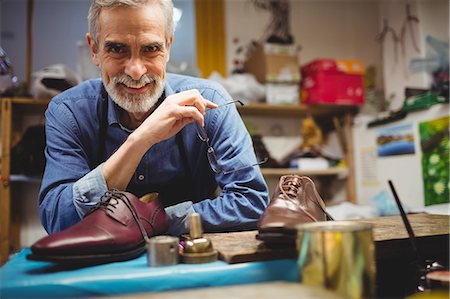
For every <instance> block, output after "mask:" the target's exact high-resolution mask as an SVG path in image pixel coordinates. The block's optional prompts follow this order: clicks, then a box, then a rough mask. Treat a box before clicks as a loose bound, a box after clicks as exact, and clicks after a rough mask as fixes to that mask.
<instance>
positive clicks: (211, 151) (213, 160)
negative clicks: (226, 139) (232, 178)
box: [207, 146, 222, 173]
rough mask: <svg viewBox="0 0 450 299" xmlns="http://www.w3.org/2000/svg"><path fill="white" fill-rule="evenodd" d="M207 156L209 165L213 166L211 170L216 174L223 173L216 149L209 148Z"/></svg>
mask: <svg viewBox="0 0 450 299" xmlns="http://www.w3.org/2000/svg"><path fill="white" fill-rule="evenodd" d="M207 156H208V161H209V165H211V169H212V170H213V171H214V172H215V173H221V172H222V168H221V167H220V165H219V162H218V161H217V157H216V153H215V152H214V149H213V148H212V147H211V146H209V147H208V151H207Z"/></svg>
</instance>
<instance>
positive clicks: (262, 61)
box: [244, 43, 300, 84]
mask: <svg viewBox="0 0 450 299" xmlns="http://www.w3.org/2000/svg"><path fill="white" fill-rule="evenodd" d="M244 70H245V71H246V72H248V73H250V74H253V75H254V76H255V78H256V80H258V82H260V83H262V84H264V83H266V82H290V83H293V82H300V64H299V62H298V55H297V48H296V47H295V46H293V45H279V44H270V43H265V44H263V45H261V44H257V45H256V46H255V47H254V48H253V49H252V50H251V51H250V53H249V57H248V58H247V60H246V62H245V63H244Z"/></svg>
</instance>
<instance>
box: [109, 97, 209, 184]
mask: <svg viewBox="0 0 450 299" xmlns="http://www.w3.org/2000/svg"><path fill="white" fill-rule="evenodd" d="M207 108H211V109H214V108H217V105H216V104H214V103H213V102H211V101H209V100H206V99H204V98H203V97H202V96H201V95H200V93H199V92H198V90H196V89H192V90H187V91H183V92H180V93H177V94H174V95H171V96H168V97H167V98H166V99H165V100H164V101H163V102H162V104H161V105H160V106H159V107H158V108H157V109H155V111H153V113H152V114H150V116H149V117H147V119H145V121H144V122H143V123H142V124H141V125H140V126H139V127H138V128H137V129H136V130H135V131H134V132H133V133H131V134H130V136H129V137H128V138H127V140H126V141H125V143H124V144H122V146H120V147H119V149H118V150H117V151H116V152H115V153H114V154H113V155H112V156H111V157H110V158H109V159H108V160H106V162H105V164H104V165H103V168H102V173H103V176H104V178H105V181H106V184H107V186H108V188H117V189H119V190H125V188H126V186H127V185H128V183H129V182H130V179H131V177H132V175H133V173H134V172H135V171H136V167H137V165H138V164H139V162H140V161H141V159H142V156H143V155H144V154H145V152H146V151H148V149H149V148H150V147H151V146H152V145H154V144H156V143H158V142H161V141H163V140H166V139H168V138H170V137H172V136H174V135H175V134H176V133H178V132H179V131H180V130H181V129H182V128H183V127H184V126H186V125H187V124H189V123H192V122H194V121H198V122H199V124H200V125H202V126H203V125H204V118H203V116H204V115H205V113H206V109H207Z"/></svg>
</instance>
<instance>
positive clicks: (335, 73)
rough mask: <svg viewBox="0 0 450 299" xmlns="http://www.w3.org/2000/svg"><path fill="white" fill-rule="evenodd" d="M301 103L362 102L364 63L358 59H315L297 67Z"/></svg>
mask: <svg viewBox="0 0 450 299" xmlns="http://www.w3.org/2000/svg"><path fill="white" fill-rule="evenodd" d="M301 74H302V82H301V99H302V103H305V104H336V105H362V104H364V83H363V74H364V66H363V64H362V62H361V61H359V60H337V59H317V60H314V61H312V62H310V63H308V64H306V65H305V66H303V67H302V68H301Z"/></svg>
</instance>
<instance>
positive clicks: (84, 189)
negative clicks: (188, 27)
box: [39, 0, 268, 235]
mask: <svg viewBox="0 0 450 299" xmlns="http://www.w3.org/2000/svg"><path fill="white" fill-rule="evenodd" d="M172 13H173V4H172V2H171V1H169V0H148V1H145V0H94V1H93V3H92V5H91V8H90V11H89V16H88V20H89V33H87V34H86V39H87V42H88V44H89V46H90V49H91V55H92V59H93V61H94V63H95V64H96V65H97V66H98V67H99V68H100V69H101V79H95V80H89V81H86V82H83V83H82V84H80V85H78V86H76V87H74V88H72V89H69V90H67V91H65V92H63V93H61V94H59V95H58V96H56V97H55V98H54V99H53V100H52V101H51V103H50V105H49V107H48V109H47V112H46V119H47V122H46V136H47V147H46V151H45V154H46V158H47V165H46V169H45V173H44V177H43V182H42V186H41V190H40V195H39V209H40V215H41V221H42V223H43V225H44V227H45V228H46V230H47V231H48V232H49V233H52V232H57V231H61V230H64V229H66V228H68V227H70V226H72V225H74V224H75V223H77V222H79V221H80V220H81V219H82V218H83V217H84V215H85V214H86V213H87V212H88V211H89V210H91V209H92V208H93V207H94V206H96V205H97V203H98V202H99V201H101V199H102V195H104V194H105V192H106V191H108V190H110V189H117V190H121V191H128V192H130V193H132V194H134V195H136V196H138V197H141V196H143V195H145V194H148V193H150V192H158V193H159V195H160V196H159V198H160V200H161V201H162V203H163V205H164V207H165V211H166V213H167V215H168V219H169V226H170V229H169V232H170V233H171V234H174V235H179V234H182V233H185V232H186V231H187V228H188V226H187V223H186V219H187V216H188V215H189V214H190V213H192V212H198V213H199V214H200V215H201V217H202V220H203V227H204V229H205V231H230V230H242V229H255V228H256V225H257V221H258V219H259V218H260V216H261V214H262V213H263V211H264V209H265V207H266V206H267V203H268V194H267V192H268V190H267V186H266V184H265V182H264V180H263V178H262V175H261V172H260V170H259V167H255V166H254V165H255V164H257V161H256V157H255V153H254V151H253V146H252V142H251V138H250V136H249V135H248V133H247V131H246V129H245V127H244V125H243V122H242V120H241V118H240V116H239V114H238V112H237V109H236V107H235V105H228V104H229V103H230V102H233V99H232V98H231V97H230V96H229V94H228V93H227V92H226V91H225V90H224V89H223V88H222V87H221V86H219V85H218V84H217V83H214V82H211V81H208V80H204V79H200V78H193V77H187V76H181V75H175V74H167V73H166V64H167V62H168V60H169V54H170V46H171V44H172V41H173V37H174V32H173V31H174V29H173V28H174V27H173V16H172ZM217 190H220V192H219V194H218V193H217Z"/></svg>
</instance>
